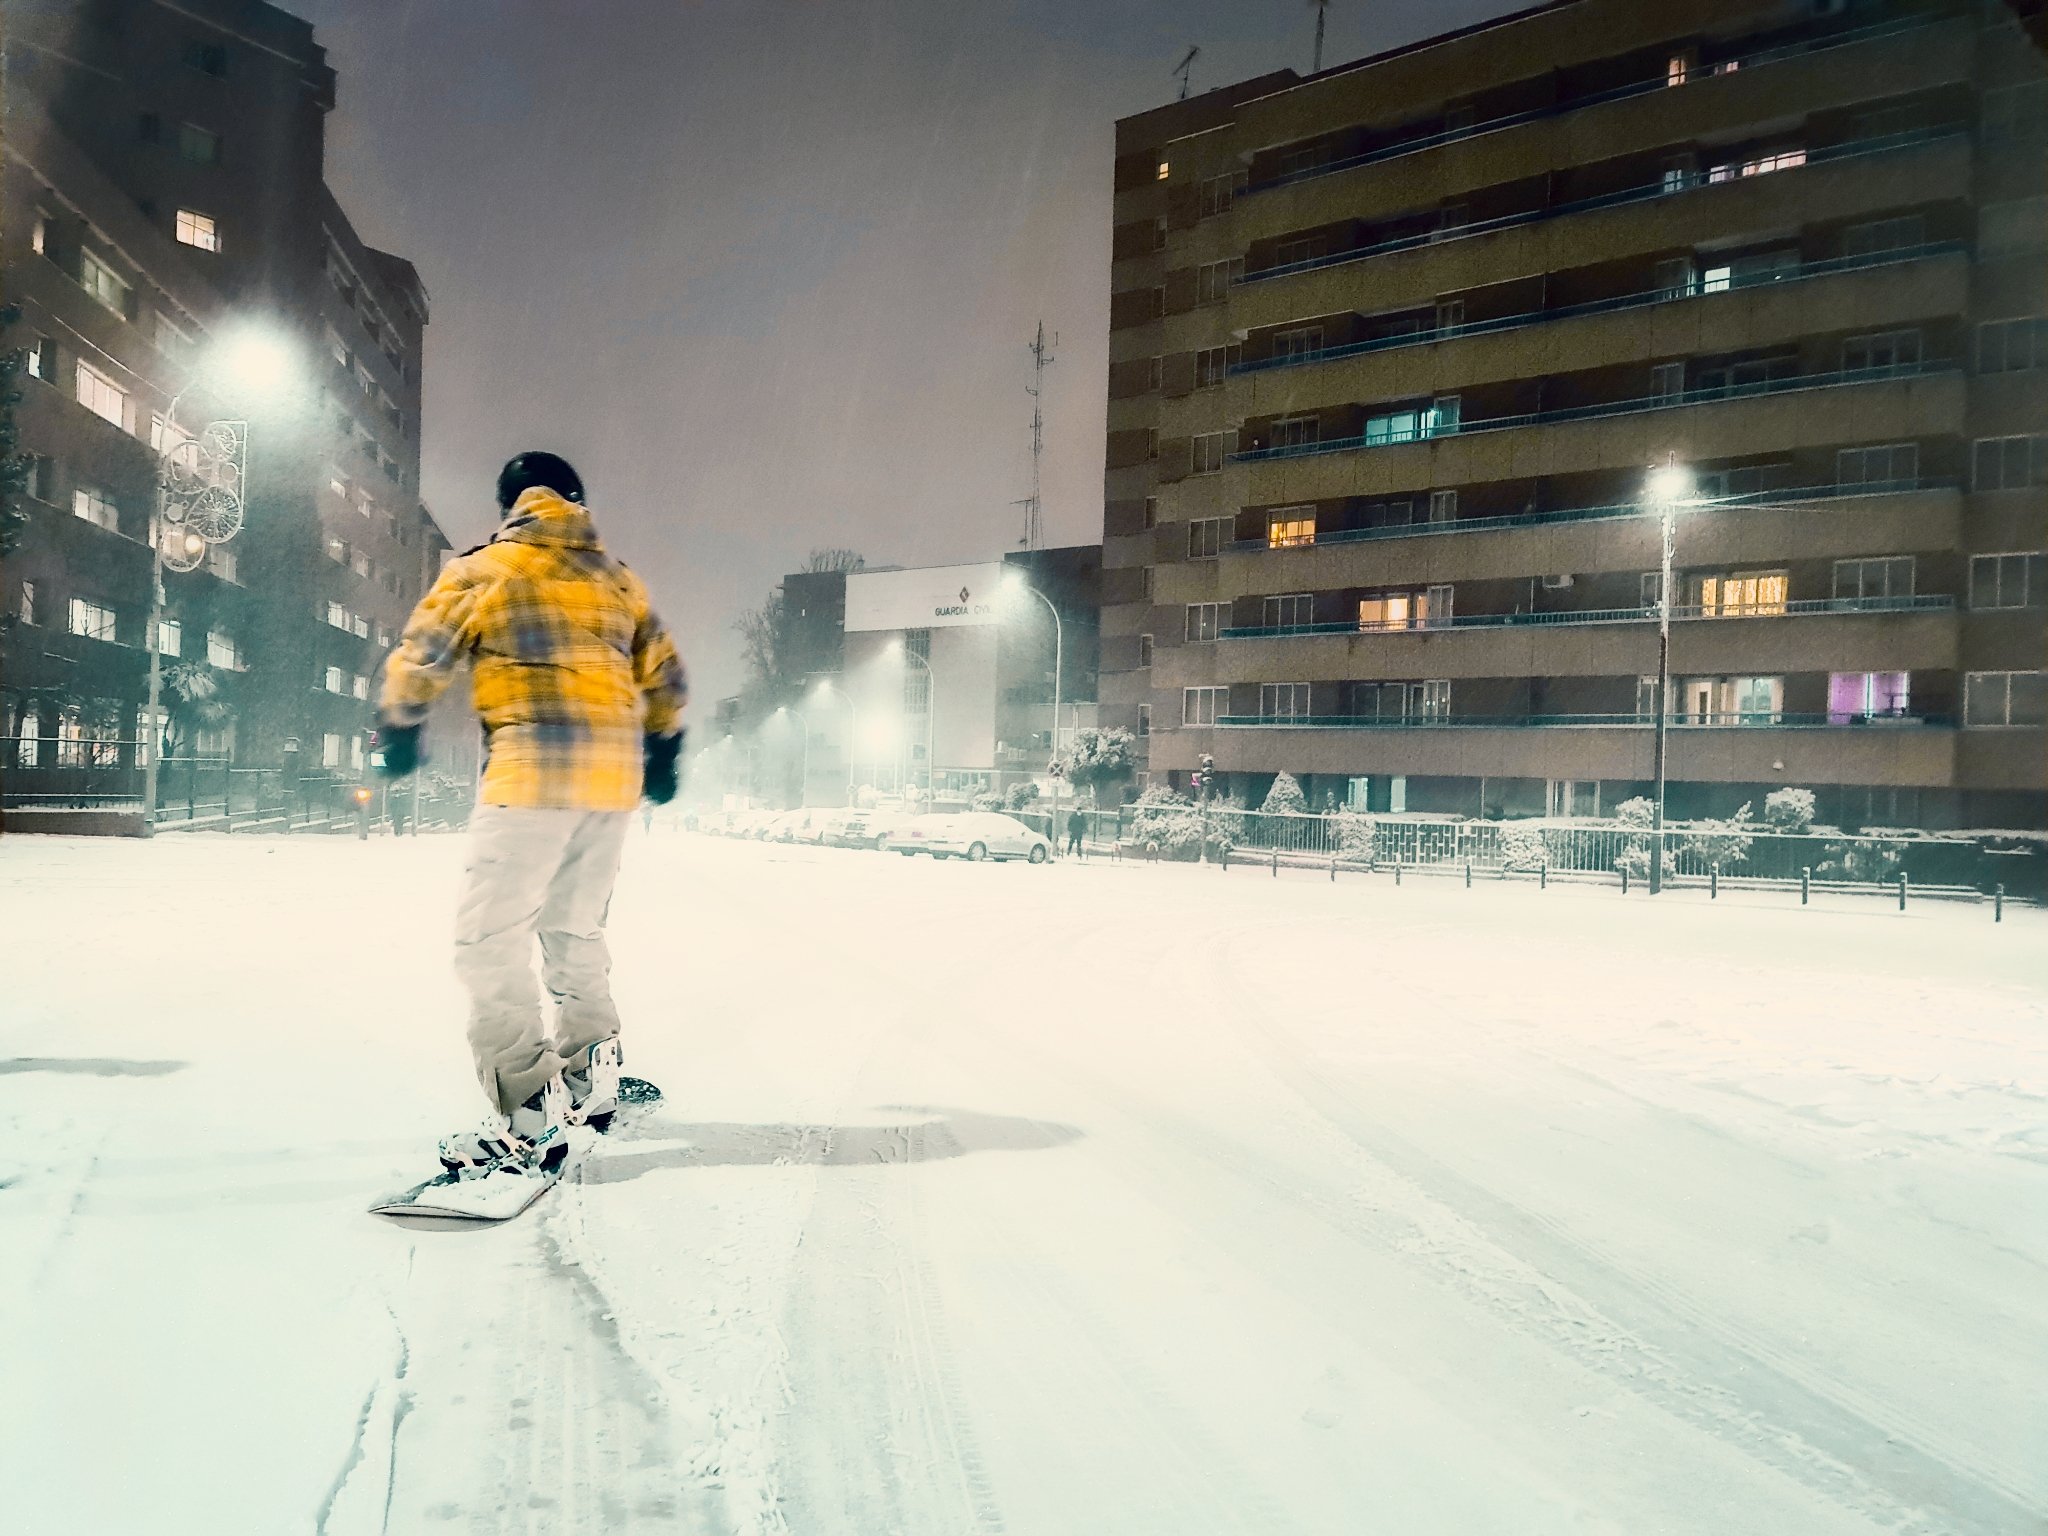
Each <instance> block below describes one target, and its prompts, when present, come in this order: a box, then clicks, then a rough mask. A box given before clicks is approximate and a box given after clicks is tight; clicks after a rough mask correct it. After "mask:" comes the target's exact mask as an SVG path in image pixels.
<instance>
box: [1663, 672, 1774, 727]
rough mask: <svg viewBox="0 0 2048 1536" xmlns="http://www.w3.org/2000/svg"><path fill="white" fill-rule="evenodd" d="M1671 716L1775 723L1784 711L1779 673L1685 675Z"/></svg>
mask: <svg viewBox="0 0 2048 1536" xmlns="http://www.w3.org/2000/svg"><path fill="white" fill-rule="evenodd" d="M1678 699H1679V707H1678V709H1677V711H1676V713H1675V714H1674V716H1673V718H1674V719H1678V720H1682V721H1689V722H1690V723H1692V724H1694V725H1767V724H1774V723H1776V722H1777V721H1778V719H1779V718H1780V717H1781V716H1782V715H1783V714H1784V712H1785V680H1784V679H1783V678H1782V677H1688V678H1686V679H1684V680H1683V681H1682V682H1680V684H1679V685H1678Z"/></svg>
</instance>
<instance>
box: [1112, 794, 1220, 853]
mask: <svg viewBox="0 0 2048 1536" xmlns="http://www.w3.org/2000/svg"><path fill="white" fill-rule="evenodd" d="M1131 837H1132V839H1133V840H1134V841H1135V842H1137V843H1139V844H1141V845H1145V846H1151V847H1156V848H1158V850H1159V852H1160V855H1161V857H1163V858H1169V859H1192V858H1197V857H1199V856H1200V854H1201V851H1202V813H1201V810H1200V809H1199V808H1198V807H1197V806H1196V805H1195V803H1194V802H1193V801H1192V800H1190V799H1188V797H1187V796H1186V795H1183V794H1180V793H1179V792H1177V791H1175V790H1172V789H1168V788H1167V787H1166V786H1164V785H1161V784H1155V785H1154V786H1153V787H1152V788H1150V789H1148V790H1146V791H1145V792H1144V793H1143V794H1142V795H1140V796H1138V798H1137V800H1136V801H1134V802H1133V803H1132V806H1131ZM1209 841H1210V843H1211V844H1212V845H1213V844H1214V843H1215V842H1216V841H1217V838H1216V833H1215V829H1214V827H1213V825H1212V826H1211V828H1210V833H1209Z"/></svg>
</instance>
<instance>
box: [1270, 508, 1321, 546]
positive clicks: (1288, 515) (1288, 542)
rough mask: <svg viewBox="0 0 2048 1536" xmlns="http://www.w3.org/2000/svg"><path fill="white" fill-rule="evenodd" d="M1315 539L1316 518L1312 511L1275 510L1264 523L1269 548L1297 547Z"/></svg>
mask: <svg viewBox="0 0 2048 1536" xmlns="http://www.w3.org/2000/svg"><path fill="white" fill-rule="evenodd" d="M1315 541H1316V519H1315V514H1314V513H1312V512H1309V513H1303V512H1293V511H1290V512H1276V513H1274V514H1273V515H1272V517H1271V518H1270V519H1269V520H1268V521H1267V523H1266V545H1267V547H1268V548H1269V549H1299V548H1301V547H1302V546H1303V545H1305V544H1313V543H1315Z"/></svg>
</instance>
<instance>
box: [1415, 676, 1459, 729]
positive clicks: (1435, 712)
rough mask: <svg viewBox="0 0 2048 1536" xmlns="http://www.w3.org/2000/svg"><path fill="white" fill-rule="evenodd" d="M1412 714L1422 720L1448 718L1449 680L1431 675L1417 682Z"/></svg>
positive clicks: (1449, 712) (1449, 700)
mask: <svg viewBox="0 0 2048 1536" xmlns="http://www.w3.org/2000/svg"><path fill="white" fill-rule="evenodd" d="M1414 714H1415V716H1416V717H1417V718H1418V719H1422V720H1448V719H1449V718H1450V717H1451V680H1450V679H1449V678H1447V677H1433V678H1426V679H1425V680H1423V681H1422V682H1420V683H1417V684H1416V685H1415V708H1414Z"/></svg>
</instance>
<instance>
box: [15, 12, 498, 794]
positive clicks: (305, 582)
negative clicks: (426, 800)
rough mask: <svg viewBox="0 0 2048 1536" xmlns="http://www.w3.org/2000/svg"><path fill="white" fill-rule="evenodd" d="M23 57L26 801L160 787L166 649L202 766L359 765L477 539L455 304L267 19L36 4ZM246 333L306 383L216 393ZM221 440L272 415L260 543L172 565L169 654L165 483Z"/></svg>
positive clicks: (261, 457)
mask: <svg viewBox="0 0 2048 1536" xmlns="http://www.w3.org/2000/svg"><path fill="white" fill-rule="evenodd" d="M5 48H6V73H7V81H8V94H7V100H6V113H7V115H6V122H5V170H4V184H0V196H4V199H5V207H4V236H0V238H4V250H0V256H4V262H5V280H4V289H5V299H6V301H7V303H8V304H9V305H11V306H14V308H15V310H16V312H17V316H18V317H17V318H16V320H15V321H14V323H13V324H12V326H11V327H10V328H9V331H8V334H7V335H6V337H5V338H4V342H0V345H4V346H6V347H7V348H9V349H19V351H20V352H21V354H22V355H23V356H24V357H25V358H26V360H27V365H26V370H25V373H24V374H23V376H22V377H21V378H20V379H19V380H18V381H17V383H18V387H19V389H20V392H21V398H20V400H19V401H18V402H17V403H16V406H15V411H16V422H17V426H18V429H19V433H20V439H21V447H22V449H23V451H24V452H26V453H28V454H29V455H30V456H31V464H32V469H31V475H30V480H29V484H28V486H27V493H26V495H25V497H24V498H23V510H25V511H26V512H27V514H28V524H27V528H26V532H25V537H24V540H23V543H22V546H21V548H20V549H19V550H18V551H17V553H16V554H15V555H13V556H11V557H10V558H9V560H8V562H7V567H6V571H5V574H4V579H0V612H4V614H5V615H6V619H7V623H6V625H5V628H4V630H0V752H4V756H0V769H4V770H5V771H6V779H7V782H6V790H7V793H8V796H9V799H10V801H12V802H14V803H27V804H33V803H37V802H39V801H42V800H45V799H51V800H56V799H66V798H76V799H81V800H93V801H98V800H102V799H104V800H110V801H118V800H120V799H123V798H126V797H132V795H133V794H134V792H135V790H136V789H137V788H139V782H140V753H141V751H142V748H141V745H140V743H141V742H143V741H144V740H146V739H147V738H148V736H149V735H150V732H149V730H148V728H147V724H146V720H145V711H146V699H147V685H146V677H147V671H148V648H149V647H150V646H154V647H155V648H156V649H157V650H158V651H159V652H160V654H161V657H162V661H163V664H164V668H165V671H166V673H167V675H168V676H170V678H171V679H172V680H171V682H170V684H169V685H168V686H167V688H166V698H165V704H166V712H167V715H168V716H169V720H170V725H171V734H172V750H173V752H174V753H179V754H198V755H206V756H229V757H232V758H233V759H234V760H235V761H236V762H237V763H239V764H245V765H250V766H280V765H283V766H287V767H289V768H290V769H291V770H292V771H294V772H309V771H310V772H315V773H318V772H323V771H324V772H328V773H332V774H335V775H339V776H354V775H356V774H359V773H360V772H361V771H362V768H363V765H364V761H365V748H366V737H367V733H368V731H369V729H370V723H371V710H372V702H371V701H372V699H373V697H374V692H375V678H376V675H377V672H378V670H379V668H380V666H381V664H382V659H383V656H384V654H385V653H386V652H387V651H388V649H389V648H390V646H391V645H392V644H394V643H395V641H396V638H397V636H398V634H399V632H400V631H401V629H402V627H403V623H404V619H405V616H406V614H407V613H408V612H409V611H410V608H411V606H412V604H413V603H414V602H416V601H417V599H418V597H419V595H420V594H421V592H422V591H423V590H424V587H425V585H426V584H427V583H429V582H431V581H432V579H433V578H434V576H435V575H436V574H437V573H438V571H439V568H440V563H441V560H442V556H443V553H444V552H445V551H446V550H447V547H448V541H447V539H446V538H445V537H444V536H443V535H442V533H441V531H440V529H439V528H438V526H437V525H436V524H435V522H434V520H433V518H432V517H431V516H430V515H429V514H428V513H427V512H426V510H425V508H424V507H422V505H421V504H420V500H419V441H420V377H421V358H422V344H423V335H424V328H425V326H426V324H427V319H428V304H427V295H426V291H425V288H424V286H423V285H422V283H421V282H420V279H419V276H418V274H417V273H416V272H415V271H414V270H413V268H412V267H411V265H410V264H409V263H407V262H406V261H404V260H403V259H401V258H399V257H396V256H392V255H390V254H388V253H385V252H382V251H378V250H374V249H372V248H370V247H368V246H366V245H365V244H364V243H363V241H362V240H361V239H360V237H359V236H358V235H357V233H356V231H355V229H354V227H353V226H352V225H351V223H350V221H349V219H348V217H347V215H346V214H345V213H344V212H343V211H342V209H341V208H340V207H339V205H338V204H337V203H336V202H335V200H334V198H333V196H332V195H331V193H330V192H329V191H328V189H327V187H326V184H325V182H324V180H323V162H322V136H323V131H324V122H325V117H326V114H327V113H328V112H329V111H330V110H331V109H332V107H333V105H334V83H335V82H334V75H333V72H332V70H331V69H329V67H328V66H327V64H326V62H325V57H324V53H323V50H322V49H321V48H320V47H319V45H318V44H317V43H316V42H315V41H314V39H313V32H312V28H311V27H310V26H309V25H308V24H307V23H305V22H303V21H301V20H299V19H298V18H296V17H293V16H290V15H288V14H287V13H285V12H284V11H281V10H278V9H276V8H274V7H272V6H269V5H265V4H261V3H255V0H192V3H183V4H177V5H172V4H168V3H162V0H105V3H100V4H95V5H90V6H86V5H79V4H76V3H61V0H24V3H20V4H16V5H11V6H10V7H9V15H8V27H7V32H6V37H5ZM244 327H259V328H262V329H263V330H265V331H266V332H267V333H270V334H274V335H277V336H279V337H281V338H282V339H283V340H284V341H285V342H286V350H287V352H288V354H289V356H290V357H291V359H292V364H291V370H290V371H291V374H292V377H291V378H290V379H289V380H287V381H284V382H282V383H278V384H274V385H272V386H271V387H269V388H267V389H265V390H264V391H262V392H261V393H259V394H254V395H252V394H251V393H249V392H247V391H244V392H242V393H240V394H239V395H236V394H233V393H232V392H229V391H225V390H223V389H220V388H216V387H214V385H213V384H212V383H211V382H210V380H209V376H208V367H209V363H208V358H209V356H210V355H211V353H210V348H211V346H212V344H213V343H214V342H215V341H217V340H218V339H219V338H221V337H222V336H224V335H228V334H230V333H232V332H234V331H236V330H238V329H241V328H244ZM181 396H182V399H181V398H180V397H181ZM174 401H175V402H177V405H178V408H177V413H176V417H175V420H173V419H172V418H171V414H170V413H171V408H172V405H173V402H174ZM215 420H233V421H239V422H244V423H246V433H245V434H244V436H243V438H242V439H241V442H240V449H239V452H240V458H239V462H238V464H237V465H236V470H237V473H238V476H239V488H240V493H241V501H242V525H241V528H240V531H239V532H237V533H235V534H234V535H233V537H231V538H229V539H227V540H225V541H223V542H220V543H217V544H214V545H213V546H212V547H211V548H210V549H208V551H207V552H206V555H205V558H204V560H203V561H202V562H201V563H200V564H199V565H198V567H197V568H196V569H193V570H190V571H185V570H173V571H172V572H170V573H169V574H167V575H166V577H165V613H164V620H163V622H162V624H161V625H160V626H159V628H158V630H157V632H156V633H155V634H150V633H148V632H147V631H148V628H149V612H150V606H151V603H150V574H151V564H152V561H151V548H150V542H149V541H150V538H151V529H152V524H153V522H154V518H155V509H156V499H157V485H158V479H159V473H160V467H161V466H162V464H163V463H164V456H165V454H166V453H167V452H168V451H170V450H173V449H175V448H176V447H177V445H178V443H179V442H180V441H181V440H183V439H185V438H187V437H190V436H193V435H196V434H199V433H201V432H202V431H203V429H204V428H205V427H206V426H207V425H208V424H209V422H211V421H215ZM193 693H196V694H197V695H199V696H200V697H201V698H203V699H205V700H207V701H210V702H209V703H208V706H207V707H205V708H190V707H189V705H190V702H191V701H190V699H189V698H188V697H187V696H188V695H189V694H193ZM450 740H451V742H452V743H454V750H455V752H456V754H457V755H461V754H462V753H463V752H464V751H467V750H468V749H470V747H471V743H470V740H469V737H468V735H467V734H466V733H454V734H452V735H451V737H450Z"/></svg>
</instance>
